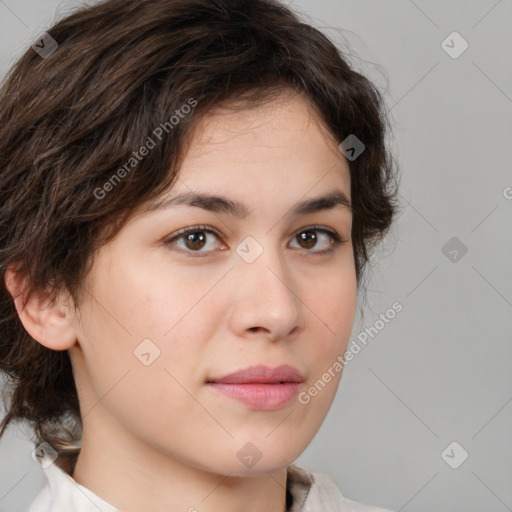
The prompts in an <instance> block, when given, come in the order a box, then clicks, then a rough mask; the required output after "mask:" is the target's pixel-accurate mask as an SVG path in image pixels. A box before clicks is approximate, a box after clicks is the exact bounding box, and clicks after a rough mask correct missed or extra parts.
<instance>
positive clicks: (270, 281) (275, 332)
mask: <svg viewBox="0 0 512 512" xmlns="http://www.w3.org/2000/svg"><path fill="white" fill-rule="evenodd" d="M235 261H236V264H235V267H236V268H235V269H234V270H233V272H231V274H232V275H231V279H232V283H233V292H232V307H231V308H230V317H229V326H230V329H231V330H232V332H234V333H235V334H236V335H237V336H238V337H245V338H258V337H266V338H267V339H270V340H271V341H277V340H280V339H286V338H289V337H290V336H296V335H297V334H298V333H299V332H300V331H301V330H302V329H304V323H305V318H304V307H305V306H304V303H303V302H302V298H301V297H300V296H299V290H298V283H297V282H296V281H297V280H296V279H295V278H294V276H293V275H292V273H291V269H290V268H288V266H287V265H286V262H285V261H284V258H283V257H282V255H280V254H279V250H278V249H275V250H273V249H270V248H266V249H265V250H263V253H262V254H261V255H260V256H259V257H258V258H257V259H256V260H254V261H252V263H248V262H247V261H246V260H244V259H243V258H238V257H237V259H236V260H235Z"/></svg>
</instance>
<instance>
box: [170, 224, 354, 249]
mask: <svg viewBox="0 0 512 512" xmlns="http://www.w3.org/2000/svg"><path fill="white" fill-rule="evenodd" d="M308 231H317V232H320V233H324V234H326V235H328V236H329V237H330V238H331V240H332V244H331V246H330V247H329V249H323V250H321V251H313V250H309V249H304V250H305V251H306V252H311V253H313V254H316V255H319V256H322V255H326V254H330V253H332V252H334V251H335V250H336V249H337V248H338V246H339V245H341V244H342V243H344V242H345V240H343V239H342V238H341V237H340V236H339V235H338V233H336V231H332V230H330V229H326V228H324V227H322V226H308V227H306V228H303V229H301V230H300V231H298V232H297V234H296V235H295V236H297V235H299V234H300V233H304V232H308ZM198 232H204V233H211V234H213V235H215V236H216V237H217V238H220V234H219V233H217V231H216V230H215V229H213V228H212V227H211V226H204V225H201V226H191V227H189V228H184V229H181V230H179V231H177V232H176V233H175V234H173V235H171V237H169V238H166V239H165V240H164V245H166V246H167V245H171V244H172V243H173V242H175V241H176V240H179V239H180V238H183V237H186V236H187V235H189V234H193V233H198ZM180 249H181V250H180V251H178V252H185V253H189V255H190V253H196V254H198V255H201V254H204V255H207V254H208V253H210V252H212V251H193V250H191V249H183V248H180ZM194 257H195V256H194Z"/></svg>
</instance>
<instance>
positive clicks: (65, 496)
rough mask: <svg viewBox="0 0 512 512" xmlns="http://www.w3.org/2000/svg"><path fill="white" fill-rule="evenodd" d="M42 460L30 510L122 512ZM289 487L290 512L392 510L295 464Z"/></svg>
mask: <svg viewBox="0 0 512 512" xmlns="http://www.w3.org/2000/svg"><path fill="white" fill-rule="evenodd" d="M40 464H41V466H42V467H43V469H44V472H45V475H46V478H47V480H48V482H47V485H46V486H45V487H44V488H43V489H42V490H41V491H40V493H39V494H38V495H37V496H36V498H35V500H34V501H33V502H32V504H31V506H30V508H29V509H28V511H27V512H69V511H73V512H119V510H118V509H117V508H115V507H114V506H113V505H111V504H109V503H107V502H106V501H105V500H103V499H102V498H100V497H99V496H97V495H96V494H94V493H93V492H92V491H91V490H89V489H87V488H86V487H84V486H83V485H80V484H79V483H78V482H76V481H75V480H74V479H73V478H72V477H71V476H70V475H68V474H67V473H66V472H65V471H64V470H62V469H61V468H60V467H59V466H57V464H55V463H54V462H52V459H50V458H48V456H47V455H45V457H44V458H43V459H42V460H41V462H40ZM286 488H287V490H288V491H289V493H290V494H291V496H292V497H293V503H292V506H291V508H290V509H289V510H288V511H287V512H319V511H322V512H391V511H389V510H385V509H382V508H375V507H368V506H366V505H363V504H361V503H356V502H355V501H352V500H349V499H347V498H345V497H343V496H342V494H341V493H340V491H339V489H338V488H337V487H336V485H335V484H334V482H333V481H332V480H331V478H330V477H329V476H328V475H326V474H324V473H312V472H309V471H307V470H305V469H302V468H299V467H297V466H294V465H290V466H288V468H287V482H286Z"/></svg>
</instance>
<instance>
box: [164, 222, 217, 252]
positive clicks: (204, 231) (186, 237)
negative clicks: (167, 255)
mask: <svg viewBox="0 0 512 512" xmlns="http://www.w3.org/2000/svg"><path fill="white" fill-rule="evenodd" d="M209 235H211V236H209ZM212 238H213V239H215V238H216V239H217V240H218V239H219V235H217V233H216V232H215V231H213V230H212V229H210V228H208V226H193V227H191V228H185V229H182V230H180V231H178V232H177V233H176V234H175V235H172V236H171V237H170V238H168V239H167V240H165V241H164V244H165V245H169V246H172V245H175V246H177V247H178V248H179V249H181V250H182V252H189V253H197V254H199V255H203V253H204V254H205V255H206V254H207V253H209V252H212V251H213V249H214V248H215V245H216V244H215V243H212V242H210V240H211V239H212ZM178 242H180V243H178ZM208 244H210V247H209V248H207V249H204V248H205V247H207V246H208ZM217 245H218V243H217ZM203 249H204V250H203Z"/></svg>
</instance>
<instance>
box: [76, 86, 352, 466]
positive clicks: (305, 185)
mask: <svg viewBox="0 0 512 512" xmlns="http://www.w3.org/2000/svg"><path fill="white" fill-rule="evenodd" d="M191 192H194V193H195V194H197V195H214V196H219V197H222V198H225V200H226V201H229V202H230V203H223V202H221V201H220V202H219V201H212V200H209V201H206V202H204V201H203V202H202V203H201V202H197V203H196V204H195V205H190V204H185V203H184V202H180V201H178V202H174V203H172V204H171V203H168V204H166V205H165V206H164V207H162V208H158V209H153V210H150V211H147V212H144V213H141V212H140V211H138V212H136V214H134V215H133V216H132V217H131V219H130V220H129V222H128V223H127V224H126V225H125V226H124V227H123V229H122V230H121V231H120V233H119V235H118V236H117V237H116V238H115V239H114V240H113V241H112V242H110V243H109V244H108V245H105V246H104V247H102V248H101V249H100V250H99V252H98V253H97V254H96V256H95V259H94V264H93V266H92V269H91V271H90V273H89V274H88V276H87V279H86V281H85V283H84V287H85V289H86V290H87V291H88V293H86V294H84V295H85V297H84V301H83V302H82V303H81V304H79V306H80V315H79V317H74V318H72V323H73V329H74V331H75V333H76V338H77V343H76V344H75V345H74V346H73V347H72V348H71V349H70V350H69V353H70V356H71V359H72V363H73V367H74V371H75V376H76V381H77V387H78V391H79V394H80V398H81V407H82V415H83V417H84V418H83V422H84V433H85V432H86V431H89V433H90V432H91V431H93V432H94V430H96V431H97V432H98V435H99V432H100V430H101V431H102V432H109V433H110V435H111V437H112V439H110V440H109V442H111V443H113V444H117V445H122V444H123V443H132V444H133V445H134V446H135V444H137V447H138V448H137V449H140V447H146V448H148V449H149V450H153V451H154V452H155V453H159V454H160V455H162V456H165V457H167V458H168V459H172V460H175V461H179V462H180V463H185V464H187V465H190V466H194V467H196V468H200V469H203V470H207V471H213V472H217V473H222V474H228V473H231V474H234V475H248V474H263V473H265V472H272V471H277V470H279V469H281V468H283V467H286V466H287V465H288V464H290V463H291V462H293V461H294V460H295V459H296V458H297V457H298V456H299V455H300V454H301V453H302V452H303V451H304V449H305V448H306V447H307V445H308V444H309V443H310V441H311V440H312V438H313V437H314V435H315V434H316V432H317V430H318V429H319V427H320V425H321V423H322V421H323V420H324V418H325V416H326V414H327V412H328V410H329V407H330V405H331V402H332V400H333V398H334V396H335V393H336V389H337V386H338V383H339V379H340V376H341V372H340V371H334V372H333V371H332V368H333V365H334V364H335V362H336V361H337V359H338V357H339V356H342V355H343V354H344V352H345V349H346V346H347V343H348V339H349V336H350V332H351V328H352V323H353V319H354V313H355V308H356V297H357V284H356V277H355V266H354V257H353V247H352V242H351V239H350V235H351V226H352V215H351V211H350V208H348V207H347V206H346V205H343V204H342V201H340V200H334V201H325V202H323V203H317V204H316V206H317V208H309V209H307V210H305V209H304V208H303V209H302V211H300V209H299V208H298V207H299V205H300V204H302V203H304V202H307V201H310V200H311V199H313V198H318V197H321V196H332V195H333V194H339V195H338V196H337V197H338V198H339V197H342V196H343V195H344V196H346V198H347V199H348V200H350V176H349V167H348V163H347V161H346V160H345V158H344V156H343V155H342V154H341V152H340V151H339V150H338V149H337V143H336V141H335V140H334V139H331V138H329V136H328V134H327V133H326V132H325V130H324V129H323V128H322V126H321V125H320V124H319V123H318V122H317V120H316V118H315V116H314V114H313V113H312V112H311V111H310V109H309V108H308V106H307V104H306V103H305V101H304V100H303V99H301V98H299V97H297V96H287V99H286V100H284V99H281V100H279V101H278V100H275V101H274V102H272V103H271V104H268V105H266V106H264V107H259V108H256V109H253V110H244V111H242V112H238V113H234V112H232V111H231V112H227V111H218V112H216V114H215V115H210V116H209V117H207V118H205V119H204V120H203V121H202V122H201V124H200V126H199V128H198V129H197V130H196V132H195V135H194V138H193V139H192V142H191V145H190V150H189V152H188V153H187V155H186V158H185V160H184V163H183V166H182V168H181V170H180V175H179V179H178V181H177V182H176V184H175V185H174V186H173V188H172V190H169V191H168V193H167V195H166V196H165V198H162V199H170V198H174V197H176V196H178V195H181V194H187V193H191ZM104 200H108V198H106V199H104ZM235 202H236V203H237V204H238V205H239V206H238V208H237V209H233V208H230V207H229V205H232V203H235ZM226 204H227V205H228V206H226ZM322 206H323V208H322ZM243 214H245V215H243ZM184 229H187V230H188V234H187V233H185V234H183V230H184ZM338 237H339V239H340V240H341V242H339V243H336V242H337V240H338ZM257 365H263V366H266V367H268V368H270V369H271V370H272V369H275V368H276V367H278V366H280V365H289V366H291V367H293V368H295V369H296V370H297V372H298V373H299V374H300V376H302V378H300V377H299V378H298V379H297V380H299V382H298V383H297V382H296V383H295V384H293V383H290V382H288V378H287V377H286V376H281V377H279V376H278V377H277V379H278V380H281V379H282V380H283V382H284V381H286V382H287V383H286V384H269V383H268V379H267V383H266V384H265V383H262V382H259V383H257V384H255V383H254V380H257V379H254V378H253V380H252V381H251V379H250V378H249V377H247V376H246V377H245V384H244V383H239V384H236V385H235V384H233V383H231V384H226V383H224V384H219V382H218V381H219V380H220V377H222V376H225V375H228V374H231V373H233V372H237V371H239V370H243V369H246V368H248V367H252V366H257ZM330 368H331V378H330V379H329V382H327V383H326V381H325V379H324V384H323V385H322V386H318V385H317V387H316V390H317V391H316V393H315V392H313V394H310V393H308V390H309V389H310V388H311V387H313V386H314V385H315V382H317V381H319V380H321V379H322V375H323V374H325V372H327V371H328V370H329V369H330ZM253 377H254V375H253ZM260 377H261V376H260ZM267 377H268V375H267ZM290 378H291V377H290ZM212 380H216V381H217V384H211V383H209V382H210V381H212ZM242 380H243V379H242ZM260 380H261V379H260ZM263 380H265V379H263ZM249 381H251V382H252V384H249V383H248V382H249ZM244 386H245V387H244ZM319 389H320V390H319ZM305 394H307V395H308V397H309V400H306V399H304V397H305ZM299 396H301V397H303V399H302V401H301V400H299ZM305 402H307V403H305ZM248 443H251V444H248ZM118 447H119V448H120V449H121V448H123V449H126V450H128V448H129V447H127V446H124V447H121V446H118ZM125 453H127V452H125ZM248 455H249V456H253V457H256V459H257V458H258V457H261V458H260V459H259V460H258V461H257V462H256V463H251V462H250V459H249V458H247V456H248ZM256 459H254V460H256ZM245 461H247V462H245Z"/></svg>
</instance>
